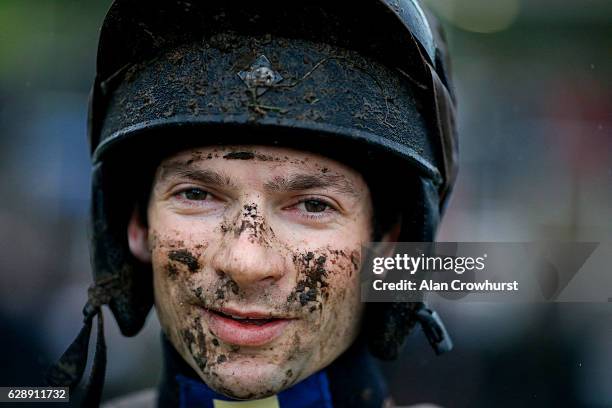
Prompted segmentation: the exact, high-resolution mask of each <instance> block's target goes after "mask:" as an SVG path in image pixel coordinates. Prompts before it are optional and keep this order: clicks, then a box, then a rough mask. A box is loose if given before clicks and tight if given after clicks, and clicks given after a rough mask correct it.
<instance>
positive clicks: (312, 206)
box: [304, 200, 329, 213]
mask: <svg viewBox="0 0 612 408" xmlns="http://www.w3.org/2000/svg"><path fill="white" fill-rule="evenodd" d="M304 208H305V209H306V211H308V212H313V213H319V212H323V211H325V210H326V209H327V208H329V205H327V204H326V203H324V202H323V201H319V200H306V201H304Z"/></svg>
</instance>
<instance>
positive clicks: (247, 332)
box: [203, 309, 293, 346]
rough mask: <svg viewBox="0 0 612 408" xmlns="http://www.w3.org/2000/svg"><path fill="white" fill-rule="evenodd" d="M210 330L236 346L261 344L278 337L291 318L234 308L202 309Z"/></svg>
mask: <svg viewBox="0 0 612 408" xmlns="http://www.w3.org/2000/svg"><path fill="white" fill-rule="evenodd" d="M203 311H204V318H205V320H206V322H207V323H208V327H209V328H210V330H211V331H212V332H213V333H214V334H215V335H216V336H217V337H219V339H221V340H222V341H224V342H226V343H229V344H234V345H238V346H262V345H264V344H267V343H269V342H271V341H272V340H274V339H276V338H277V337H279V336H280V335H281V334H282V333H283V331H284V330H285V328H286V327H287V325H288V324H289V323H290V322H291V321H292V320H293V319H289V318H284V317H276V316H273V315H271V314H270V313H261V312H243V311H238V310H234V309H221V310H213V309H203Z"/></svg>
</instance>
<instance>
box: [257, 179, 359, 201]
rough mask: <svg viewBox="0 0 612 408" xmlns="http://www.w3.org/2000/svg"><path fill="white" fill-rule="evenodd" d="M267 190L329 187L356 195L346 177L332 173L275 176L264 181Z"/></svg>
mask: <svg viewBox="0 0 612 408" xmlns="http://www.w3.org/2000/svg"><path fill="white" fill-rule="evenodd" d="M264 188H265V189H266V190H268V191H274V192H283V191H303V190H310V189H316V188H329V189H332V190H334V191H336V192H338V193H342V194H349V195H352V196H355V197H357V196H358V194H357V192H356V191H355V186H354V185H353V183H351V182H350V181H349V180H348V179H347V178H346V177H343V176H341V175H333V174H293V175H289V176H287V177H281V176H279V177H275V178H274V179H273V180H270V181H268V182H266V183H265V185H264Z"/></svg>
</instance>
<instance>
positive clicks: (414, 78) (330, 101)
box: [50, 0, 457, 403]
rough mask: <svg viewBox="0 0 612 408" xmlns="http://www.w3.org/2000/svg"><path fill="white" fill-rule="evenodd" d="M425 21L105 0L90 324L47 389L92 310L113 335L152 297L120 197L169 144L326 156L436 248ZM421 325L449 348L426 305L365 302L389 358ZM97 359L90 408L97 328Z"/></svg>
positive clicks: (431, 67) (438, 192)
mask: <svg viewBox="0 0 612 408" xmlns="http://www.w3.org/2000/svg"><path fill="white" fill-rule="evenodd" d="M433 24H434V22H433V20H432V19H431V18H429V17H428V16H426V15H425V13H424V12H423V10H422V9H421V8H420V6H419V5H418V4H417V3H416V1H413V0H395V1H392V0H362V1H348V0H336V1H334V2H329V1H327V2H324V1H322V0H312V1H309V2H286V1H281V0H268V1H264V2H237V1H227V0H224V1H220V0H207V1H203V0H202V1H196V0H190V1H182V0H154V1H152V0H149V1H146V2H145V1H144V0H115V2H114V3H113V5H112V6H111V8H110V10H109V12H108V14H107V16H106V18H105V21H104V24H103V26H102V30H101V34H100V41H99V48H98V61H97V74H96V78H95V82H94V85H93V90H92V95H91V101H90V116H89V138H90V145H91V154H92V160H93V175H92V176H93V177H92V240H91V243H92V261H93V273H94V281H95V282H94V285H93V286H92V288H91V289H90V291H89V300H88V303H87V305H86V306H85V309H84V314H85V323H86V324H85V328H84V329H83V330H82V332H81V334H80V335H79V337H78V338H77V340H76V341H75V343H74V344H73V345H72V346H71V347H70V348H69V349H68V350H67V352H66V353H65V354H64V355H63V356H62V359H61V360H60V363H59V364H58V366H57V367H58V368H56V369H54V370H52V371H51V376H50V378H51V382H52V383H53V384H56V385H60V384H62V385H70V386H75V385H76V384H77V383H78V382H79V381H80V378H81V376H82V373H83V370H84V366H85V359H86V352H87V343H88V337H89V331H90V329H91V323H92V320H93V317H94V316H95V315H98V316H99V319H98V322H99V323H98V330H99V332H100V333H101V330H102V319H101V316H102V314H101V312H100V307H101V306H102V305H103V304H108V305H109V307H110V309H111V311H112V312H113V315H114V317H115V318H116V320H117V322H118V324H119V327H120V329H121V331H122V333H123V334H124V335H127V336H133V335H135V334H137V333H138V332H139V331H140V329H141V328H142V326H143V324H144V321H145V318H146V316H147V314H148V312H149V311H150V309H151V306H152V304H153V291H152V283H151V271H150V267H148V266H145V265H142V264H140V263H139V262H137V261H136V260H135V259H134V258H133V256H132V255H131V253H130V251H129V248H128V245H127V237H126V226H127V222H128V220H129V217H130V215H131V212H132V211H133V208H134V205H135V202H136V201H137V200H138V197H137V196H134V195H132V196H131V199H126V197H130V192H129V189H128V186H131V185H134V184H133V183H135V182H138V180H139V182H140V184H142V183H143V181H142V180H143V177H147V175H148V174H149V172H150V171H151V169H152V168H154V166H155V165H156V163H158V162H159V160H160V159H161V158H162V157H164V156H167V155H168V154H170V153H172V152H173V151H179V150H181V149H183V148H186V147H189V146H202V145H215V144H222V145H228V144H269V145H281V146H286V147H294V148H298V149H302V150H309V151H314V152H317V153H320V154H323V155H324V156H327V157H330V158H333V159H336V160H338V161H341V162H344V163H346V164H348V165H350V166H352V167H354V168H355V169H357V170H358V171H360V172H361V174H363V175H364V178H365V179H366V181H367V182H368V185H369V186H370V188H371V189H372V190H373V191H374V192H376V191H381V192H384V191H385V190H388V189H389V188H393V189H394V191H397V195H396V199H395V201H396V202H399V204H398V206H397V208H396V210H397V211H398V212H399V213H400V214H401V220H402V233H401V235H400V239H399V240H400V241H432V240H434V237H435V232H436V228H437V225H438V222H439V219H440V216H441V214H442V212H443V209H444V207H445V203H446V202H447V200H448V197H449V194H450V191H451V189H452V185H453V183H454V180H455V177H456V169H457V141H456V131H455V120H454V116H455V114H454V99H453V97H452V91H451V85H450V79H449V75H448V71H447V65H448V63H447V59H446V53H445V49H444V46H443V44H444V43H443V42H442V40H441V38H440V37H439V35H438V30H437V28H436V27H435V26H434V25H433ZM389 175H391V176H389ZM390 177H391V178H393V179H392V180H390V179H389V178H390ZM398 181H399V182H398ZM383 195H384V194H383ZM373 196H374V197H379V196H380V194H377V193H374V194H373ZM377 208H379V207H377V205H376V202H375V211H377ZM417 321H419V322H421V323H422V325H423V329H424V332H425V334H426V335H427V338H428V340H429V342H430V343H431V344H432V346H433V347H434V349H435V351H436V352H437V353H440V352H443V351H445V350H447V349H450V348H451V347H452V345H451V343H450V339H449V337H448V335H447V334H446V332H445V330H444V327H443V325H442V324H441V322H440V321H439V319H438V318H437V315H436V314H435V313H434V312H432V311H431V310H429V309H427V308H426V307H425V306H424V304H423V303H422V302H415V303H389V304H370V305H368V307H367V309H366V320H365V325H364V331H365V332H366V333H365V334H366V336H367V337H368V339H369V344H370V350H371V352H372V353H373V354H374V355H375V356H377V357H380V358H383V359H392V358H395V357H396V356H397V354H398V351H399V348H400V346H401V344H402V343H403V340H404V337H405V336H406V335H407V334H408V332H409V331H410V329H411V328H412V327H413V326H414V324H415V323H416V322H417ZM97 351H99V352H97V353H96V354H97V355H96V361H95V362H94V372H92V377H93V378H92V380H91V382H92V387H91V389H92V390H93V392H92V393H91V395H92V396H93V397H92V398H93V400H90V401H93V402H94V403H97V402H98V401H99V396H100V392H101V383H102V378H101V376H100V374H99V373H96V371H95V370H98V371H100V368H102V371H103V365H104V344H103V338H102V337H101V335H99V336H98V347H97ZM96 366H97V367H96ZM100 366H102V367H100Z"/></svg>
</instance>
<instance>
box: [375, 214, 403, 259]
mask: <svg viewBox="0 0 612 408" xmlns="http://www.w3.org/2000/svg"><path fill="white" fill-rule="evenodd" d="M401 231H402V223H401V221H398V222H397V223H396V224H395V225H393V227H391V228H390V229H389V231H387V232H386V233H385V234H384V235H383V236H382V238H381V240H380V242H382V243H383V248H384V249H383V253H384V254H383V256H386V257H391V256H393V254H394V253H395V243H396V242H397V240H398V238H399V236H400V232H401Z"/></svg>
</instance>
